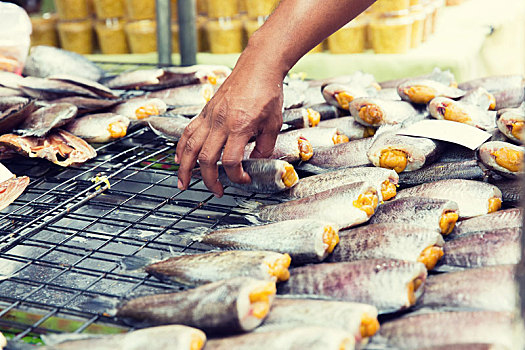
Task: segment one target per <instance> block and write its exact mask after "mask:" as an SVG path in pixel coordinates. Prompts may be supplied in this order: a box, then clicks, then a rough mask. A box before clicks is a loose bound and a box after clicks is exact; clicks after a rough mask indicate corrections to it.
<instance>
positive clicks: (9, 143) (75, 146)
mask: <svg viewBox="0 0 525 350" xmlns="http://www.w3.org/2000/svg"><path fill="white" fill-rule="evenodd" d="M0 145H1V146H4V147H7V148H8V149H12V150H14V151H16V152H17V153H19V154H22V155H24V156H27V157H30V158H44V159H47V160H49V161H50V162H53V163H55V164H57V165H60V166H63V167H67V166H69V165H73V164H81V163H84V162H86V161H88V160H89V159H91V158H94V157H96V155H97V152H96V151H95V150H94V149H93V147H91V146H90V145H89V144H88V143H87V142H86V141H84V140H82V139H81V138H78V137H76V136H75V135H73V134H70V133H69V132H67V131H64V130H60V129H57V130H56V131H53V132H52V133H50V134H48V135H47V136H46V137H33V136H27V137H23V136H18V135H13V134H4V135H2V136H0Z"/></svg>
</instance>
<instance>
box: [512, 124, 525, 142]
mask: <svg viewBox="0 0 525 350" xmlns="http://www.w3.org/2000/svg"><path fill="white" fill-rule="evenodd" d="M524 126H525V123H524V122H514V123H512V130H511V133H512V136H514V137H515V138H517V139H518V140H522V138H523V127H524Z"/></svg>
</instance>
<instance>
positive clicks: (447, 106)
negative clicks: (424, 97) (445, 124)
mask: <svg viewBox="0 0 525 350" xmlns="http://www.w3.org/2000/svg"><path fill="white" fill-rule="evenodd" d="M428 110H429V111H430V115H431V116H432V117H434V118H436V119H444V120H450V121H454V122H458V123H463V124H467V125H471V126H475V127H477V128H480V129H482V130H491V129H494V128H495V126H496V112H494V111H487V110H486V109H483V108H481V107H478V106H476V105H473V104H468V103H464V102H461V101H454V100H452V99H450V98H447V97H436V98H434V99H433V100H432V101H430V103H429V104H428Z"/></svg>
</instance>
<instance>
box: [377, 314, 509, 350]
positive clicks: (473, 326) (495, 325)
mask: <svg viewBox="0 0 525 350" xmlns="http://www.w3.org/2000/svg"><path fill="white" fill-rule="evenodd" d="M513 323H514V317H513V314H512V313H510V312H495V311H459V312H432V313H424V314H416V315H408V316H405V317H401V318H399V319H396V320H393V321H391V322H387V323H384V324H382V325H381V330H380V331H379V334H380V338H382V339H384V340H385V341H386V342H387V344H388V345H391V346H396V347H399V348H401V349H407V350H411V349H414V350H415V349H418V350H419V349H422V348H425V347H431V346H441V345H449V344H465V343H467V344H468V343H489V344H499V345H501V346H507V347H508V348H509V349H515V347H513V346H514V341H513V340H514V337H513V333H514V331H513ZM458 330H461V331H458ZM378 338H379V337H378Z"/></svg>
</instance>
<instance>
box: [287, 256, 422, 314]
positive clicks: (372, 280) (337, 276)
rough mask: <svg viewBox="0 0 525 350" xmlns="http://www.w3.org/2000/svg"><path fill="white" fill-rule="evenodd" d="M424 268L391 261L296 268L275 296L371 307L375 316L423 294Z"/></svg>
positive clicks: (403, 307) (341, 263)
mask: <svg viewBox="0 0 525 350" xmlns="http://www.w3.org/2000/svg"><path fill="white" fill-rule="evenodd" d="M426 277H427V269H426V267H425V265H423V264H422V263H419V262H409V261H403V260H392V259H371V260H359V261H353V262H340V263H324V264H318V265H308V266H303V267H298V268H296V269H293V270H292V271H291V275H290V279H289V280H288V281H287V282H285V283H282V284H280V285H279V294H283V295H298V296H302V297H305V296H308V297H309V298H321V299H330V300H342V301H351V302H358V303H365V304H371V305H374V306H375V307H377V309H378V310H379V313H384V312H392V311H398V310H403V309H406V308H408V307H410V306H412V305H414V304H415V303H416V301H417V299H418V298H419V297H420V296H421V294H422V293H423V288H422V287H423V284H424V283H425V280H426Z"/></svg>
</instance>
